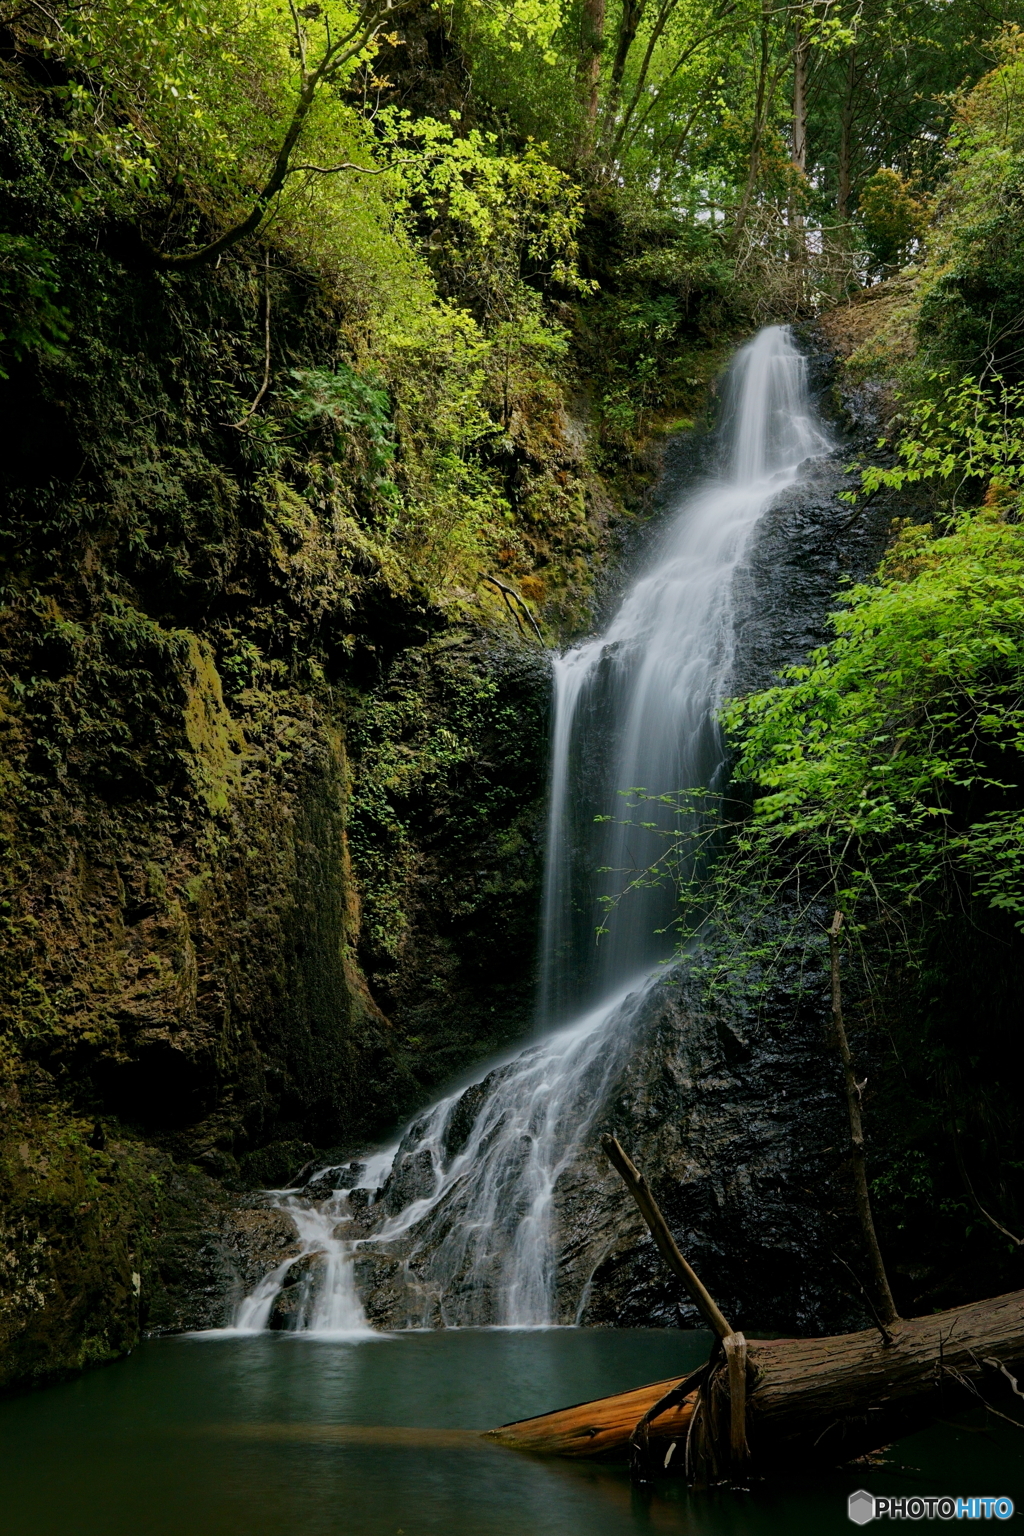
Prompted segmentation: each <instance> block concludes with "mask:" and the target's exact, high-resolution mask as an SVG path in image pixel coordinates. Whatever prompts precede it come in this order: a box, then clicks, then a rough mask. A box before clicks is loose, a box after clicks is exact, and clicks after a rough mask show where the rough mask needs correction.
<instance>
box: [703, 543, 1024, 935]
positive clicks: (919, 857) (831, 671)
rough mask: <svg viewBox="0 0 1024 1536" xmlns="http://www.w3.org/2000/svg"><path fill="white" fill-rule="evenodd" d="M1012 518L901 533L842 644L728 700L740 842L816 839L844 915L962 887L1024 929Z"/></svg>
mask: <svg viewBox="0 0 1024 1536" xmlns="http://www.w3.org/2000/svg"><path fill="white" fill-rule="evenodd" d="M1022 594H1024V530H1022V529H1021V528H1020V527H1019V526H1018V525H1016V524H1011V523H1004V522H1001V521H998V520H996V519H995V518H994V517H992V516H977V517H974V518H970V519H965V520H964V521H963V523H962V524H961V525H960V526H959V527H957V528H956V529H955V530H954V531H952V532H950V533H947V534H944V535H940V536H934V535H932V533H931V530H929V529H922V528H920V527H908V528H907V529H905V530H904V532H903V534H902V536H901V537H900V539H898V540H897V542H896V544H895V545H894V546H893V549H892V551H891V552H890V554H889V555H888V556H887V559H886V563H885V565H884V566H883V569H882V572H881V573H880V580H879V582H878V583H877V584H874V585H870V586H862V587H856V588H854V589H853V590H852V591H851V593H850V594H849V598H848V605H847V607H846V608H845V609H844V610H843V611H842V612H840V613H839V614H837V615H836V616H835V617H834V619H833V624H834V627H835V630H836V639H835V640H834V641H832V642H831V644H829V645H828V646H827V647H825V648H824V649H822V650H820V651H817V652H815V653H814V654H813V655H812V657H811V658H810V660H809V662H808V663H807V665H806V666H802V667H795V668H791V669H790V670H789V671H788V673H787V674H786V683H785V684H784V685H783V686H781V687H778V688H774V689H771V690H769V691H768V692H767V693H763V694H758V695H755V696H753V697H752V698H748V699H745V700H741V701H739V702H738V703H735V704H733V705H731V706H730V707H729V709H728V710H727V712H726V716H725V719H726V725H727V729H728V731H729V733H730V736H731V738H732V740H733V741H734V743H735V744H736V747H737V750H738V753H739V761H738V764H737V773H738V775H739V776H740V777H741V778H745V779H747V780H749V782H751V783H752V784H753V785H754V786H755V788H756V790H757V791H758V798H757V800H756V802H755V806H754V818H753V821H752V823H751V824H750V826H749V828H747V829H745V830H744V833H743V837H742V841H743V843H744V844H745V845H746V846H749V847H750V848H752V849H757V848H758V847H759V846H760V847H762V848H763V847H765V846H779V845H781V844H783V843H785V842H787V841H788V840H790V839H795V840H797V841H798V843H799V845H800V846H801V847H802V848H804V849H808V850H813V851H814V852H815V853H816V854H817V855H819V856H820V859H821V862H822V864H823V866H824V867H825V868H827V869H828V870H829V871H830V873H831V876H832V878H833V879H834V881H835V883H836V886H837V889H838V892H839V896H838V899H839V900H841V901H844V902H846V903H847V904H848V905H849V906H850V908H851V909H852V908H853V907H854V906H855V905H856V903H857V902H858V901H860V900H861V899H862V898H864V897H869V898H878V899H880V900H882V902H883V903H884V904H885V905H886V906H887V907H890V908H892V909H899V908H901V907H904V906H906V905H908V904H909V905H913V904H915V903H918V902H920V901H921V900H923V899H924V898H926V897H928V898H930V899H931V900H933V901H936V902H941V898H942V897H943V896H945V895H946V894H947V889H946V888H947V887H948V886H949V885H950V884H956V883H957V882H959V881H963V882H964V884H965V886H966V887H968V888H971V889H973V890H974V892H975V893H976V894H977V895H979V896H980V897H982V898H983V899H984V900H985V901H987V902H989V903H990V904H991V905H992V906H994V907H1000V908H1004V909H1006V910H1008V911H1010V912H1012V914H1013V915H1014V917H1015V919H1016V920H1017V922H1018V924H1019V925H1020V926H1022V927H1024V865H1022V863H1021V856H1020V855H1021V848H1022V845H1024V813H1022V808H1021V806H1020V803H1019V801H1020V796H1019V790H1018V784H1019V778H1020V767H1021V754H1022V752H1024V694H1022V686H1024V595H1022Z"/></svg>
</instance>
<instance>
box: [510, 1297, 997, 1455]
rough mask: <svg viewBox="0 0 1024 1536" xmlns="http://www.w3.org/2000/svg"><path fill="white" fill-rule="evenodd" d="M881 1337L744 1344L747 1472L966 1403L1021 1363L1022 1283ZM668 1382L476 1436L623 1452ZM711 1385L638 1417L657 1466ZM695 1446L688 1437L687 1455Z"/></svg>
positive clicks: (913, 1425) (687, 1428) (715, 1427)
mask: <svg viewBox="0 0 1024 1536" xmlns="http://www.w3.org/2000/svg"><path fill="white" fill-rule="evenodd" d="M891 1337H892V1342H891V1343H890V1344H885V1343H883V1342H882V1340H881V1338H880V1337H879V1334H878V1332H877V1330H875V1329H868V1330H867V1331H866V1332H864V1333H849V1334H843V1335H842V1336H840V1337H838V1338H832V1339H759V1340H754V1339H749V1340H747V1370H748V1393H747V1420H746V1422H747V1440H748V1443H749V1447H750V1454H751V1458H752V1464H753V1467H754V1468H755V1470H758V1471H760V1472H768V1471H771V1470H772V1469H773V1468H775V1467H778V1466H781V1465H783V1464H786V1463H790V1464H792V1463H793V1462H794V1461H799V1462H803V1463H806V1462H807V1461H808V1460H812V1461H818V1462H825V1463H833V1464H834V1463H837V1462H843V1461H847V1460H849V1459H850V1458H851V1457H854V1456H860V1455H863V1454H864V1453H865V1452H867V1451H872V1450H876V1449H877V1448H878V1447H879V1446H881V1445H885V1444H887V1443H888V1442H889V1441H891V1440H893V1439H895V1438H898V1437H899V1436H900V1435H903V1434H909V1433H911V1432H912V1431H913V1430H916V1429H919V1428H921V1427H922V1426H923V1425H925V1424H927V1423H928V1422H929V1421H930V1420H931V1419H933V1418H935V1417H938V1416H940V1415H942V1414H947V1413H950V1412H955V1411H956V1409H957V1408H959V1407H962V1406H963V1405H964V1404H965V1403H967V1402H972V1401H973V1402H975V1403H976V1402H977V1398H976V1397H974V1396H973V1395H972V1394H971V1393H970V1386H972V1385H974V1384H976V1383H978V1382H981V1381H982V1380H987V1381H988V1382H990V1383H991V1384H992V1385H996V1384H997V1383H999V1382H1000V1381H1001V1380H1002V1377H1003V1372H1002V1368H1003V1367H1004V1366H1005V1367H1007V1368H1012V1367H1013V1365H1014V1363H1015V1362H1020V1361H1024V1291H1013V1292H1011V1293H1010V1294H1009V1295H1007V1296H998V1297H996V1298H995V1299H994V1300H990V1301H978V1302H973V1303H972V1304H971V1305H970V1306H966V1307H955V1308H953V1309H952V1310H951V1311H949V1312H939V1313H935V1314H933V1315H932V1316H930V1317H919V1318H913V1319H911V1320H909V1321H904V1322H896V1323H894V1324H893V1326H892V1330H891ZM676 1385H677V1382H675V1381H658V1382H653V1383H652V1384H651V1385H649V1386H646V1387H637V1388H635V1389H634V1390H633V1391H631V1392H620V1393H618V1394H616V1395H615V1396H614V1397H605V1398H599V1399H598V1400H597V1401H596V1402H592V1403H580V1404H578V1405H576V1406H575V1407H572V1408H562V1409H559V1410H557V1411H556V1412H554V1413H547V1414H542V1415H540V1416H539V1417H537V1418H533V1419H523V1420H520V1421H519V1422H518V1423H515V1424H504V1425H502V1426H501V1428H500V1429H492V1430H488V1431H487V1437H488V1438H489V1439H491V1440H496V1441H498V1442H499V1443H500V1444H502V1445H507V1446H510V1447H512V1448H514V1449H516V1450H528V1451H535V1452H542V1453H546V1454H548V1455H553V1456H571V1457H582V1458H602V1459H612V1460H614V1459H619V1460H622V1459H624V1458H625V1457H626V1456H627V1455H628V1454H629V1450H630V1442H631V1440H632V1439H633V1436H634V1431H635V1429H636V1426H637V1424H638V1422H639V1421H640V1420H641V1419H642V1418H643V1417H644V1416H645V1415H646V1414H648V1413H649V1412H650V1410H651V1409H652V1408H654V1407H655V1406H656V1405H657V1403H658V1402H659V1400H660V1399H661V1398H662V1397H663V1396H665V1394H667V1393H668V1392H669V1390H670V1389H671V1388H672V1387H674V1386H676ZM716 1392H717V1393H718V1395H719V1396H723V1397H724V1396H727V1394H728V1387H727V1382H726V1367H725V1365H724V1364H721V1365H718V1366H717V1368H716V1369H715V1371H714V1373H713V1374H712V1376H711V1379H710V1381H705V1383H704V1384H703V1385H702V1386H701V1388H700V1389H699V1391H694V1392H691V1393H688V1394H687V1395H686V1396H685V1397H684V1399H683V1400H682V1401H681V1402H675V1403H671V1404H670V1406H669V1407H668V1408H667V1409H666V1411H665V1412H664V1413H663V1414H661V1415H658V1416H656V1417H654V1418H653V1419H652V1420H651V1421H650V1422H649V1423H648V1425H647V1426H646V1434H647V1438H648V1440H649V1441H650V1442H651V1446H652V1450H653V1451H654V1460H655V1465H664V1460H665V1454H666V1453H667V1451H668V1447H669V1446H670V1445H671V1444H672V1442H673V1441H674V1442H675V1443H676V1445H677V1447H678V1449H677V1450H676V1451H675V1452H673V1454H672V1457H671V1458H670V1461H674V1460H675V1458H676V1457H677V1456H680V1455H681V1451H682V1450H683V1449H685V1444H684V1442H685V1441H686V1439H687V1437H688V1436H689V1435H690V1432H691V1429H694V1430H696V1429H697V1425H696V1424H695V1422H694V1421H695V1417H696V1410H697V1405H698V1402H699V1400H700V1399H703V1400H704V1403H705V1405H706V1406H708V1407H709V1408H711V1409H712V1410H713V1408H714V1401H715V1396H716ZM704 1420H705V1424H704V1430H703V1432H704V1435H705V1438H707V1437H708V1436H709V1435H710V1436H711V1437H712V1438H714V1437H715V1436H717V1437H719V1440H720V1442H724V1441H725V1440H727V1438H728V1431H729V1423H728V1418H727V1416H726V1417H725V1419H724V1422H723V1417H722V1415H721V1414H718V1415H716V1414H715V1413H714V1412H713V1411H711V1412H707V1413H705V1415H704ZM716 1449H717V1451H718V1459H719V1460H720V1461H721V1462H723V1463H725V1462H727V1460H728V1448H727V1446H726V1444H724V1443H720V1445H719V1446H718V1447H717V1448H716V1447H715V1445H713V1444H712V1445H711V1446H710V1451H711V1453H712V1454H714V1453H715V1451H716ZM694 1450H695V1448H694V1446H693V1445H692V1443H691V1445H690V1447H689V1453H688V1454H689V1455H690V1459H691V1461H692V1460H694V1459H695V1458H694V1456H693V1454H692V1453H693V1452H694ZM706 1454H707V1452H706V1451H705V1455H706Z"/></svg>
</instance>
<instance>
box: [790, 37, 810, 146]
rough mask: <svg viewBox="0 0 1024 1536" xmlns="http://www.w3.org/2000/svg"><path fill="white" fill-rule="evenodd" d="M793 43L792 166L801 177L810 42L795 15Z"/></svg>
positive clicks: (804, 142)
mask: <svg viewBox="0 0 1024 1536" xmlns="http://www.w3.org/2000/svg"><path fill="white" fill-rule="evenodd" d="M795 31H796V35H795V38H794V43H793V164H794V165H795V166H796V168H797V170H798V171H799V172H800V174H801V176H806V174H807V62H808V59H809V58H810V53H811V40H810V38H809V37H808V35H807V31H806V28H805V26H804V16H803V14H802V13H798V14H797V18H796V29H795Z"/></svg>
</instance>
